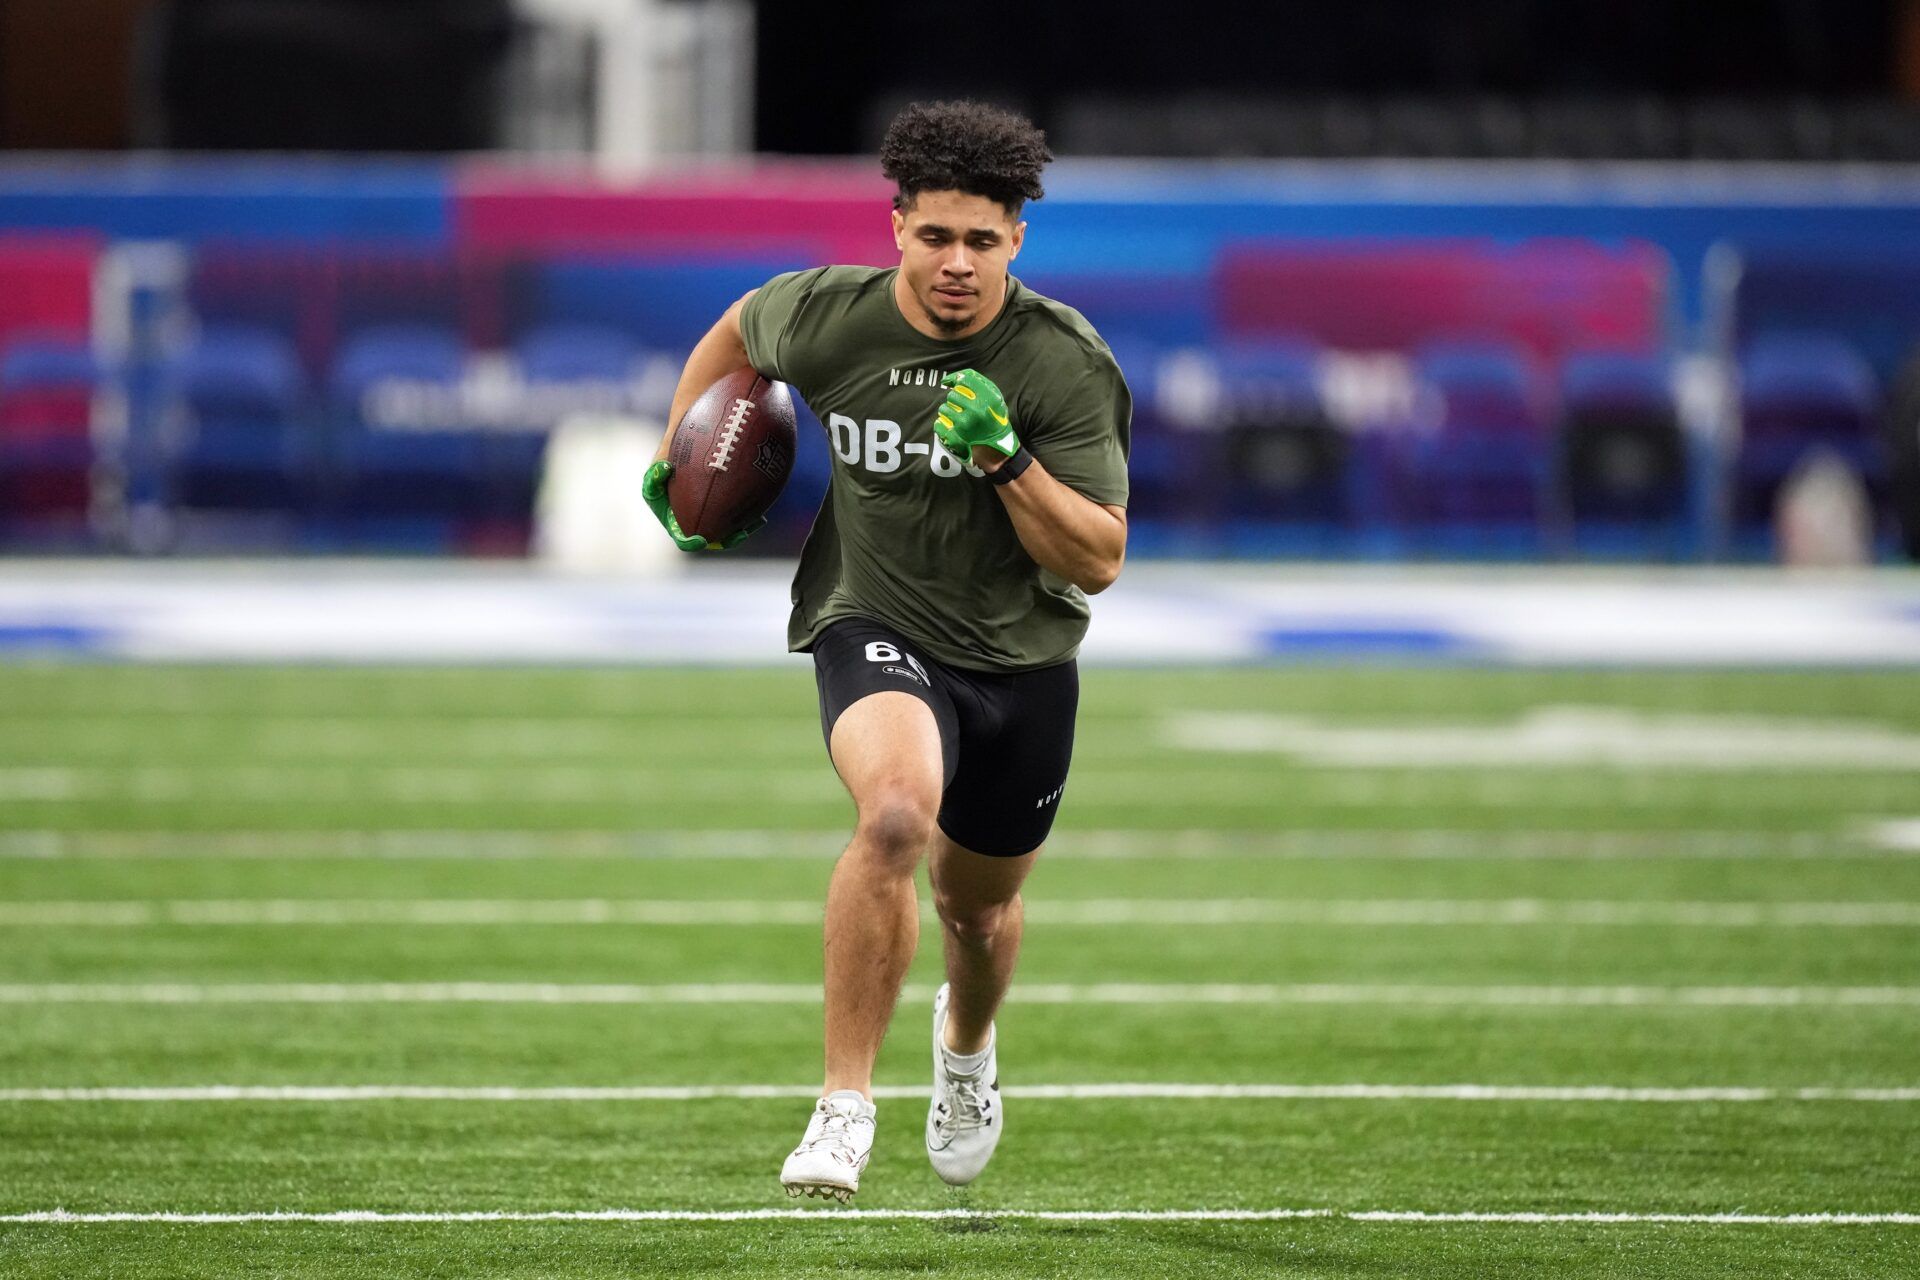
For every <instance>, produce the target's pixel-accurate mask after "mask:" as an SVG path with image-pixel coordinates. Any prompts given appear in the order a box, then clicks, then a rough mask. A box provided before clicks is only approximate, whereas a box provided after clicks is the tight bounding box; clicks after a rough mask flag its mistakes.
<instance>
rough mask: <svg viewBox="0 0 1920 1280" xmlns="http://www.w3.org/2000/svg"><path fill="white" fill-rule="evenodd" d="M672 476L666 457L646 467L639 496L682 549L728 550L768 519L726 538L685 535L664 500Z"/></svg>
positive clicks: (748, 536)
mask: <svg viewBox="0 0 1920 1280" xmlns="http://www.w3.org/2000/svg"><path fill="white" fill-rule="evenodd" d="M672 478H673V464H672V463H671V462H668V461H667V460H666V459H665V458H662V459H660V461H658V462H656V463H654V464H653V465H652V466H650V467H648V468H647V474H646V475H645V476H643V477H642V478H641V480H640V496H641V497H642V498H644V499H645V500H646V503H647V507H648V509H649V510H651V511H652V512H653V514H654V516H655V518H656V519H658V520H659V521H660V524H661V527H663V528H664V529H666V531H667V536H668V537H669V538H672V539H673V545H674V546H676V547H679V548H680V549H681V550H682V551H731V550H733V549H734V548H735V547H737V546H739V545H740V544H741V543H743V542H745V541H746V540H747V539H748V538H750V537H752V536H753V535H754V534H755V533H756V532H758V531H759V530H760V529H761V528H762V527H763V526H764V525H765V524H766V523H767V522H766V520H765V519H764V518H763V519H760V520H755V521H754V522H753V523H752V524H750V525H748V526H747V527H746V528H744V529H742V530H741V531H740V532H738V533H736V534H734V535H733V536H732V537H730V538H728V539H727V540H726V541H725V542H709V541H707V540H706V539H705V538H702V537H700V536H698V535H691V536H690V535H688V534H686V533H684V532H682V531H681V528H680V520H679V518H678V517H677V516H675V515H674V514H673V506H672V505H671V504H670V503H669V502H668V501H667V481H668V480H670V479H672Z"/></svg>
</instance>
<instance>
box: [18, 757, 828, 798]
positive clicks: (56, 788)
mask: <svg viewBox="0 0 1920 1280" xmlns="http://www.w3.org/2000/svg"><path fill="white" fill-rule="evenodd" d="M753 778H754V785H755V787H756V788H757V789H758V790H759V792H760V794H762V795H764V796H766V797H768V798H771V799H778V800H785V801H792V802H796V803H804V802H806V801H826V800H832V801H836V802H837V801H838V800H839V798H840V796H841V794H842V793H841V792H840V791H839V789H838V788H837V787H835V786H833V785H832V783H831V781H830V778H831V775H830V774H828V773H826V772H825V771H823V770H819V769H778V768H769V767H766V766H764V765H760V766H755V768H754V770H753ZM739 779H740V775H739V772H738V771H737V770H733V769H712V768H661V767H640V768H620V767H614V766H595V767H589V766H585V765H567V764H524V763H523V764H519V765H457V764H456V765H382V766H379V767H371V768H370V767H367V766H362V765H339V764H319V765H291V764H288V765H259V764H247V765H221V766H210V767H200V768H193V767H186V766H179V765H152V764H140V765H124V766H120V765H66V766H60V767H16V766H0V804H4V803H15V802H21V803H39V802H47V801H73V800H127V801H133V802H136V803H140V804H185V805H193V804H201V803H205V802H207V801H213V800H217V801H220V802H222V803H224V804H284V803H321V802H327V801H334V802H339V803H343V804H353V803H364V802H366V801H369V800H380V801H389V802H394V803H398V804H431V805H454V804H488V805H498V804H520V805H570V804H583V803H592V802H621V801H628V800H632V799H633V798H634V797H635V796H638V795H649V794H662V793H665V792H669V791H671V792H672V793H674V794H677V795H682V796H689V795H690V796H699V797H704V798H707V799H716V800H729V799H732V798H734V797H735V795H736V794H737V793H738V790H739Z"/></svg>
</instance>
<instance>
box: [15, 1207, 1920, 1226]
mask: <svg viewBox="0 0 1920 1280" xmlns="http://www.w3.org/2000/svg"><path fill="white" fill-rule="evenodd" d="M1316 1218H1318V1219H1333V1220H1337V1221H1344V1222H1382V1223H1410V1224H1446V1223H1484V1224H1488V1225H1495V1224H1514V1225H1550V1224H1555V1223H1587V1224H1594V1225H1619V1226H1631V1225H1639V1224H1647V1225H1666V1226H1763V1227H1838V1226H1916V1225H1920V1213H1630V1212H1628V1213H1606V1212H1602V1213H1501V1212H1487V1211H1466V1212H1458V1213H1434V1212H1429V1211H1427V1210H1424V1209H1362V1210H1342V1209H993V1210H984V1209H571V1210H570V1209H559V1210H550V1211H546V1212H524V1213H521V1212H514V1211H512V1210H500V1209H481V1210H473V1211H468V1212H454V1213H405V1212H400V1213H388V1212H379V1211H376V1210H371V1209H342V1210H337V1211H333V1212H313V1213H301V1212H288V1211H283V1210H275V1211H271V1212H260V1213H180V1212H170V1213H74V1212H70V1211H68V1210H66V1209H46V1210H41V1211H38V1212H34V1213H13V1214H4V1215H0V1223H7V1224H10V1225H11V1224H20V1225H26V1224H39V1225H46V1226H80V1225H88V1224H105V1223H116V1222H165V1223H177V1224H181V1225H193V1226H219V1225H226V1224H237V1223H254V1222H259V1223H267V1222H313V1223H339V1224H342V1225H357V1224H372V1223H409V1222H411V1223H479V1222H848V1221H859V1222H902V1221H904V1222H952V1221H956V1220H957V1221H1001V1220H1020V1221H1033V1222H1291V1221H1296V1220H1300V1219H1316Z"/></svg>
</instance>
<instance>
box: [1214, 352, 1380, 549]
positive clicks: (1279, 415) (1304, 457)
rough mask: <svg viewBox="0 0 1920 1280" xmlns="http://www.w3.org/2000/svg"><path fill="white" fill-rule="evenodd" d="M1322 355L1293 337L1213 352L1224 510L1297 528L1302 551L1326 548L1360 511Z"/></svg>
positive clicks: (1219, 478)
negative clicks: (1324, 384)
mask: <svg viewBox="0 0 1920 1280" xmlns="http://www.w3.org/2000/svg"><path fill="white" fill-rule="evenodd" d="M1321 358H1322V353H1321V351H1320V349H1319V347H1317V346H1316V345H1314V344H1313V343H1310V342H1305V341H1286V340H1271V341H1242V342H1231V343H1227V344H1224V345H1222V346H1220V347H1217V348H1216V349H1215V350H1214V353H1213V363H1214V369H1215V373H1216V376H1217V377H1218V379H1219V388H1218V391H1219V410H1218V419H1219V420H1218V423H1217V426H1218V427H1219V430H1220V435H1219V437H1218V438H1219V440H1220V443H1221V451H1220V454H1219V465H1220V468H1221V470H1220V474H1218V475H1217V476H1215V477H1213V483H1215V484H1217V485H1218V486H1219V492H1220V494H1221V495H1222V497H1223V500H1224V506H1225V514H1227V515H1229V516H1231V517H1233V518H1235V519H1238V520H1252V521H1257V522H1261V523H1266V524H1281V525H1288V526H1295V528H1294V529H1293V530H1292V532H1293V535H1294V540H1295V541H1296V542H1297V543H1300V545H1298V546H1297V547H1295V548H1293V549H1295V550H1299V551H1309V550H1325V549H1327V548H1328V546H1329V545H1330V544H1331V541H1332V539H1333V537H1334V533H1335V530H1336V528H1337V527H1338V526H1341V525H1344V524H1345V523H1346V522H1347V521H1348V520H1349V518H1350V517H1351V516H1352V515H1353V506H1354V495H1353V493H1352V480H1353V477H1352V473H1351V470H1350V467H1349V463H1350V461H1351V458H1350V450H1349V448H1348V440H1347V433H1346V432H1345V431H1344V430H1342V429H1341V427H1340V426H1339V424H1338V423H1336V422H1334V421H1333V420H1332V418H1331V417H1329V416H1328V413H1327V409H1326V405H1325V403H1324V401H1323V400H1322V398H1321V394H1320V364H1321ZM1303 527H1304V528H1303ZM1308 535H1310V536H1308ZM1303 536H1305V541H1304V542H1302V541H1301V539H1302V537H1303Z"/></svg>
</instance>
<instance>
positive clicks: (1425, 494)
mask: <svg viewBox="0 0 1920 1280" xmlns="http://www.w3.org/2000/svg"><path fill="white" fill-rule="evenodd" d="M1413 368H1414V374H1415V377H1416V379H1417V381H1418V383H1419V385H1420V386H1421V387H1422V388H1423V389H1424V392H1425V394H1426V395H1428V396H1430V397H1431V409H1432V411H1433V413H1434V414H1435V417H1434V418H1433V419H1432V420H1431V421H1422V422H1417V423H1415V424H1412V429H1410V430H1408V431H1406V432H1405V433H1404V434H1403V435H1402V436H1401V437H1400V438H1399V440H1398V442H1397V448H1396V450H1395V453H1396V456H1397V459H1398V467H1399V469H1400V475H1399V476H1398V477H1397V486H1398V490H1399V491H1398V494H1397V497H1396V501H1395V506H1396V507H1397V509H1398V512H1399V514H1400V515H1401V517H1402V518H1403V519H1406V520H1408V521H1409V522H1410V523H1411V525H1412V526H1413V528H1412V529H1411V530H1410V532H1411V533H1412V534H1413V537H1414V538H1415V540H1416V541H1417V542H1419V543H1423V544H1424V545H1425V546H1426V547H1427V548H1428V549H1430V550H1434V551H1439V552H1441V553H1443V554H1458V553H1462V552H1473V553H1481V554H1495V555H1498V554H1523V555H1524V554H1533V553H1536V552H1537V551H1538V550H1539V547H1540V537H1541V533H1542V528H1541V517H1542V515H1543V513H1544V508H1545V501H1544V499H1545V496H1546V487H1547V481H1548V474H1549V461H1550V459H1549V450H1548V442H1547V422H1548V420H1549V414H1550V407H1549V406H1550V400H1551V397H1550V395H1549V394H1548V392H1547V389H1546V387H1545V386H1544V384H1543V382H1542V380H1541V377H1540V373H1539V371H1538V369H1537V368H1536V367H1535V366H1534V364H1533V362H1532V360H1531V358H1530V357H1529V356H1528V354H1527V353H1526V351H1525V350H1524V349H1522V348H1521V347H1519V346H1517V345H1515V344H1512V343H1507V342H1502V341H1498V340H1484V339H1474V340H1468V341H1455V342H1437V343H1431V344H1428V345H1426V346H1423V347H1421V348H1420V349H1419V350H1418V351H1417V352H1416V353H1415V354H1414V360H1413Z"/></svg>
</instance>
